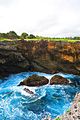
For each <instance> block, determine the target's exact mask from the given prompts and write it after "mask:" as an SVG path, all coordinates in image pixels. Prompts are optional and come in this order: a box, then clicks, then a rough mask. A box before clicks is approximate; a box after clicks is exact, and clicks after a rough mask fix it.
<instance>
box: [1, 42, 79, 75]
mask: <svg viewBox="0 0 80 120" xmlns="http://www.w3.org/2000/svg"><path fill="white" fill-rule="evenodd" d="M23 71H39V72H45V73H56V72H63V73H71V74H75V75H80V42H76V43H68V42H53V41H37V42H36V41H24V40H22V41H12V42H0V75H2V76H3V75H9V74H11V73H19V72H23Z"/></svg>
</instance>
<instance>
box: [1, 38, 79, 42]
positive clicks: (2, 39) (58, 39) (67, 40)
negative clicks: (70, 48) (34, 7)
mask: <svg viewBox="0 0 80 120" xmlns="http://www.w3.org/2000/svg"><path fill="white" fill-rule="evenodd" d="M17 40H21V39H17ZM25 40H26V41H41V40H48V41H63V42H78V41H80V40H75V39H74V40H73V39H68V38H33V39H29V38H27V39H25ZM0 41H15V39H13V40H12V39H5V38H0Z"/></svg>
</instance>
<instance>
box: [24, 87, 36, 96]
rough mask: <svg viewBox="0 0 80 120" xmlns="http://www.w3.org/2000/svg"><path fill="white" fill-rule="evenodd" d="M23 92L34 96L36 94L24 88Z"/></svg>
mask: <svg viewBox="0 0 80 120" xmlns="http://www.w3.org/2000/svg"><path fill="white" fill-rule="evenodd" d="M23 90H24V91H26V92H27V93H29V94H33V95H34V92H33V91H31V90H29V89H28V88H24V89H23Z"/></svg>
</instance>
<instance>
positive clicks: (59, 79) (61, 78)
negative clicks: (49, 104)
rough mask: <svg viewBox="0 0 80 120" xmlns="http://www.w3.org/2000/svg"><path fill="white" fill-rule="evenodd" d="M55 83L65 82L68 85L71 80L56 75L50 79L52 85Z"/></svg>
mask: <svg viewBox="0 0 80 120" xmlns="http://www.w3.org/2000/svg"><path fill="white" fill-rule="evenodd" d="M53 84H64V85H66V84H69V81H68V80H67V79H66V78H64V77H62V76H59V75H55V76H53V77H52V78H51V80H50V85H53Z"/></svg>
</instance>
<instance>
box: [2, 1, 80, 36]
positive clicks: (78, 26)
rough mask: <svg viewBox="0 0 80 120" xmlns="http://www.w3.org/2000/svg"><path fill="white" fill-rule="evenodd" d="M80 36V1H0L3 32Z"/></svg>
mask: <svg viewBox="0 0 80 120" xmlns="http://www.w3.org/2000/svg"><path fill="white" fill-rule="evenodd" d="M12 30H13V31H15V32H16V33H17V34H19V35H20V34H21V33H22V32H26V33H28V34H34V35H39V36H47V37H71V36H72V37H73V36H80V0H0V32H9V31H12Z"/></svg>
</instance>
